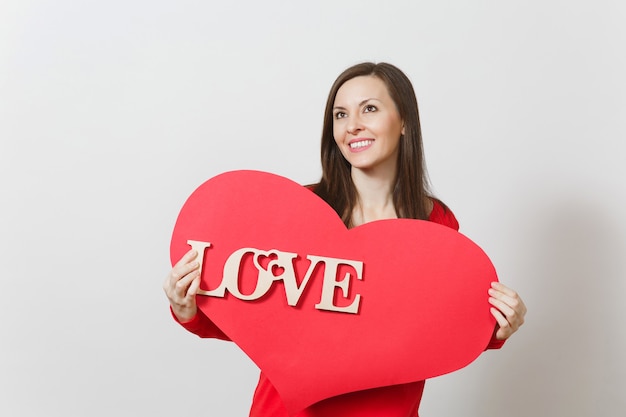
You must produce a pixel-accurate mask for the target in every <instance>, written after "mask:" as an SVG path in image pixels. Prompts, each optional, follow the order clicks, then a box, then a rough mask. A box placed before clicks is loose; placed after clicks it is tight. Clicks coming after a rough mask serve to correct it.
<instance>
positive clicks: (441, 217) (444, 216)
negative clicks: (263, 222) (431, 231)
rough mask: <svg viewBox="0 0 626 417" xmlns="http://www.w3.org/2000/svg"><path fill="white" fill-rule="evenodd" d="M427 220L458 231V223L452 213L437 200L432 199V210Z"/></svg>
mask: <svg viewBox="0 0 626 417" xmlns="http://www.w3.org/2000/svg"><path fill="white" fill-rule="evenodd" d="M428 220H430V221H431V222H435V223H439V224H443V225H444V226H448V227H450V228H452V229H454V230H457V231H458V230H459V222H458V221H457V219H456V217H454V213H452V210H450V209H449V208H448V207H446V206H445V205H444V204H443V203H442V202H441V201H439V200H434V199H433V209H432V211H431V212H430V216H428Z"/></svg>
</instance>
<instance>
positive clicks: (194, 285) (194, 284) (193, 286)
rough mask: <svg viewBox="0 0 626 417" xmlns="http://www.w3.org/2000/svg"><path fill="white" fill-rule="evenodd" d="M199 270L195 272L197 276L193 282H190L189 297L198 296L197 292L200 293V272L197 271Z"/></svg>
mask: <svg viewBox="0 0 626 417" xmlns="http://www.w3.org/2000/svg"><path fill="white" fill-rule="evenodd" d="M195 272H198V273H197V274H195V275H196V276H195V278H194V279H193V280H192V281H191V284H189V288H188V289H187V297H190V298H193V297H195V296H196V294H198V290H199V289H200V272H199V271H195Z"/></svg>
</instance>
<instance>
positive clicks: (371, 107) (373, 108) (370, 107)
mask: <svg viewBox="0 0 626 417" xmlns="http://www.w3.org/2000/svg"><path fill="white" fill-rule="evenodd" d="M377 110H378V109H377V108H376V106H374V105H373V104H368V105H367V106H365V108H364V109H363V112H364V113H372V112H375V111H377Z"/></svg>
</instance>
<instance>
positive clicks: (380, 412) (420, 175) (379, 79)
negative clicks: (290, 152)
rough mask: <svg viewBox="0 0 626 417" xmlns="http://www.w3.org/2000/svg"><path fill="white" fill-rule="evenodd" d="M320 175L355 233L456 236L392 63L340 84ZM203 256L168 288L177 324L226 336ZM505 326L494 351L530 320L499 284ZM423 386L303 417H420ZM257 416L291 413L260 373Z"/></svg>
mask: <svg viewBox="0 0 626 417" xmlns="http://www.w3.org/2000/svg"><path fill="white" fill-rule="evenodd" d="M322 172H323V173H322V179H321V180H320V182H319V183H318V184H316V185H314V186H312V187H311V188H312V189H313V191H314V192H315V193H316V194H318V195H319V196H320V197H321V198H323V199H324V200H325V201H326V202H328V204H329V205H330V206H331V207H333V208H334V209H335V211H336V212H337V213H338V214H339V215H340V216H341V218H342V220H343V221H344V223H345V224H346V226H347V227H356V226H359V225H361V224H364V223H367V222H370V221H373V220H382V219H394V218H413V219H422V220H430V221H434V222H437V223H440V224H443V225H446V226H448V227H451V228H454V229H456V230H458V228H459V225H458V223H457V221H456V218H455V217H454V214H453V213H452V212H451V211H450V210H449V209H448V208H447V207H446V206H445V205H444V204H443V203H442V202H441V201H439V200H437V199H436V198H434V197H433V196H432V195H431V194H430V193H429V188H428V181H427V177H426V170H425V166H424V157H423V150H422V137H421V129H420V122H419V114H418V108H417V100H416V98H415V93H414V91H413V87H412V85H411V82H410V81H409V79H408V78H407V77H406V75H404V73H402V71H400V70H399V69H398V68H396V67H394V66H393V65H390V64H386V63H379V64H373V63H362V64H358V65H355V66H353V67H351V68H348V69H347V70H345V71H344V72H343V73H342V74H341V75H340V76H339V77H338V78H337V80H336V81H335V83H334V84H333V86H332V88H331V90H330V93H329V96H328V101H327V103H326V110H325V113H324V127H323V131H322ZM196 256H197V253H195V252H194V251H190V252H188V253H187V254H186V255H184V256H183V258H182V259H181V260H180V261H179V262H178V263H177V264H176V265H175V266H174V268H173V269H172V270H171V272H170V274H169V275H168V276H167V278H166V281H165V283H164V290H165V292H166V294H167V296H168V298H169V301H170V304H171V309H172V313H173V315H174V318H175V319H176V320H177V321H178V322H179V323H181V325H182V326H183V327H185V328H186V329H188V330H189V331H191V332H193V333H195V334H197V335H199V336H200V337H214V338H220V339H225V340H227V339H228V338H227V337H226V335H224V334H223V333H222V332H221V331H220V330H219V329H218V328H217V327H216V326H215V325H214V324H213V323H212V322H211V321H210V319H209V318H207V317H206V316H205V315H204V314H203V313H202V312H201V311H199V310H198V309H197V306H196V301H195V295H196V292H197V290H198V287H199V285H200V273H199V270H198V263H197V262H196V261H195V258H196ZM489 302H490V303H491V305H492V307H491V314H492V315H493V316H494V317H495V319H496V322H497V325H496V328H495V329H494V334H493V337H492V340H491V342H490V343H489V345H488V346H487V348H499V347H501V346H502V344H503V343H504V341H505V340H506V339H507V338H509V337H510V336H511V334H513V333H514V332H515V331H516V330H517V329H518V328H519V326H521V325H522V323H523V322H524V315H525V314H526V307H525V305H524V303H523V301H522V300H521V298H520V297H519V295H518V294H517V293H516V292H515V291H513V290H511V289H510V288H508V287H506V286H505V285H503V284H501V283H493V284H492V287H491V288H490V290H489ZM423 388H424V381H418V382H414V383H409V384H403V385H394V386H390V387H383V388H375V389H370V390H366V391H359V392H355V393H350V394H345V395H341V396H337V397H333V398H330V399H327V400H324V401H321V402H319V403H317V404H314V405H313V406H311V407H309V408H308V409H306V410H304V411H302V412H301V413H299V414H298V416H297V417H312V416H342V417H349V416H359V417H364V416H365V417H366V416H372V417H374V416H376V417H380V416H385V417H387V416H389V417H391V416H394V417H395V416H398V417H409V416H411V417H415V416H417V413H418V407H419V403H420V400H421V396H422V391H423ZM250 416H280V417H287V412H286V410H285V408H284V406H283V404H282V401H281V399H280V397H279V395H278V393H277V392H276V390H275V388H274V387H273V386H272V384H271V383H270V382H269V380H267V378H266V377H265V376H264V375H263V374H261V376H260V380H259V384H258V386H257V389H256V392H255V394H254V398H253V403H252V408H251V410H250Z"/></svg>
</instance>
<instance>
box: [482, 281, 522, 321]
mask: <svg viewBox="0 0 626 417" xmlns="http://www.w3.org/2000/svg"><path fill="white" fill-rule="evenodd" d="M504 288H505V291H500V290H499V289H495V288H490V289H489V295H490V296H491V297H493V298H495V299H497V300H500V301H502V302H503V303H505V304H506V305H507V306H509V307H510V308H512V309H513V310H514V311H515V312H517V313H518V314H521V315H524V314H526V306H525V305H524V302H523V301H522V299H521V298H520V296H519V295H518V294H517V293H516V292H515V291H513V290H511V289H509V288H507V287H504Z"/></svg>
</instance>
